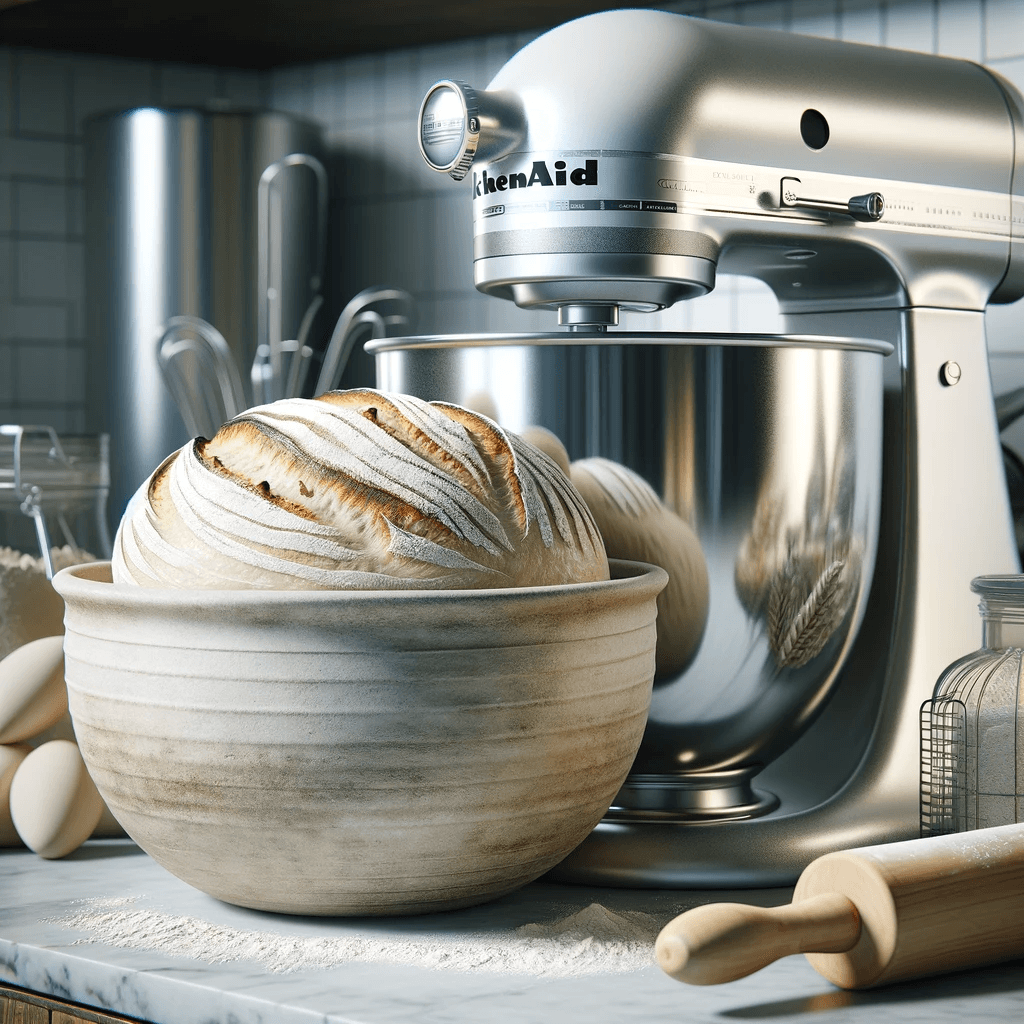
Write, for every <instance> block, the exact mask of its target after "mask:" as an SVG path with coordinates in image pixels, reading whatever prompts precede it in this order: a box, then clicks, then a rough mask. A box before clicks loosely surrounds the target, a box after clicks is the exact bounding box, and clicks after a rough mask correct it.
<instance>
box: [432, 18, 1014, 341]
mask: <svg viewBox="0 0 1024 1024" xmlns="http://www.w3.org/2000/svg"><path fill="white" fill-rule="evenodd" d="M1022 111H1024V101H1022V100H1021V97H1020V94H1019V93H1017V91H1016V90H1015V89H1014V87H1013V86H1012V85H1010V84H1009V83H1008V82H1006V81H1004V80H1003V79H1001V78H1000V77H999V76H998V75H996V74H994V73H993V72H991V71H989V70H987V69H985V68H983V67H981V66H979V65H975V64H971V63H969V62H967V61H960V60H951V59H948V58H942V57H933V56H930V55H926V54H918V53H911V52H907V51H896V50H885V49H881V48H878V47H869V46H862V45H858V44H851V43H841V42H834V41H831V40H824V39H815V38H810V37H804V36H799V35H793V34H789V33H780V32H771V31H768V30H763V29H753V28H745V27H740V26H735V25H726V24H716V23H713V22H707V21H701V20H697V19H693V18H688V17H684V16H681V15H675V14H667V13H664V12H659V11H636V10H628V11H610V12H604V13H600V14H595V15H591V16H589V17H585V18H581V19H579V20H577V21H573V22H569V23H567V24H565V25H562V26H561V27H559V28H556V29H554V30H553V31H551V32H548V33H547V34H545V35H543V36H541V37H540V38H538V39H537V40H535V41H534V42H533V43H531V44H530V45H529V46H527V47H525V48H524V49H523V50H521V51H520V52H519V53H517V54H516V55H515V56H514V57H512V59H511V60H510V61H509V62H508V63H507V64H506V65H505V66H504V67H503V68H502V69H501V71H499V72H498V74H497V76H496V77H495V78H494V80H493V81H492V82H491V83H490V85H489V86H488V88H487V90H486V91H480V92H478V91H475V90H474V89H472V88H471V87H469V86H467V85H465V84H463V83H459V82H455V81H442V82H438V83H437V84H435V85H434V86H433V87H432V88H431V89H430V90H429V92H428V93H427V95H426V97H425V98H424V100H423V104H422V107H421V110H420V150H421V153H422V155H423V157H424V159H425V160H426V162H427V163H428V164H429V165H430V166H431V167H432V168H434V169H435V170H437V171H440V172H443V173H448V174H450V175H452V177H454V178H456V179H461V178H463V177H468V179H469V182H470V185H471V188H472V204H473V221H474V273H475V279H476V285H477V287H478V288H479V289H481V290H482V291H484V292H487V293H489V294H492V295H497V296H500V297H503V298H508V299H512V300H513V301H515V302H516V304H517V305H519V306H523V307H526V308H544V309H556V310H557V311H558V314H559V322H560V323H562V324H563V325H567V326H570V327H580V328H584V329H594V328H597V329H601V328H602V327H605V326H609V325H612V324H615V323H617V321H618V311H619V310H620V309H626V310H637V311H653V310H657V309H662V308H664V307H666V306H670V305H672V304H673V303H674V302H677V301H679V300H680V299H686V298H693V297H696V296H699V295H702V294H704V293H706V292H707V291H710V290H711V289H712V288H713V287H714V284H715V274H716V270H717V269H721V270H723V271H727V272H730V273H738V274H747V275H750V276H755V277H759V278H760V279H762V280H763V281H765V282H767V283H768V284H769V286H771V287H772V289H773V290H774V291H775V292H776V294H777V295H778V297H779V300H780V303H781V305H782V308H783V309H784V310H793V311H807V312H811V311H832V310H836V309H841V308H851V307H855V308H893V307H896V306H905V305H908V304H909V305H924V306H937V307H945V308H960V309H984V308H985V305H986V304H987V303H988V302H990V301H994V302H1011V301H1014V300H1015V299H1017V298H1019V297H1020V296H1021V295H1022V294H1024V240H1022V237H1021V232H1022V231H1024V141H1022V140H1024V114H1022Z"/></svg>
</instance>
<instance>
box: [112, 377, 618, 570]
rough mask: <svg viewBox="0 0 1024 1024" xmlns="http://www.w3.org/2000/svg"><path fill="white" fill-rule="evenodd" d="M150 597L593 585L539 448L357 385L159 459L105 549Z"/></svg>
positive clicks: (481, 421) (579, 533)
mask: <svg viewBox="0 0 1024 1024" xmlns="http://www.w3.org/2000/svg"><path fill="white" fill-rule="evenodd" d="M112 561H113V565H112V571H113V579H114V582H115V583H118V584H137V585H140V586H149V587H199V588H267V589H349V590H380V589H410V588H416V589H475V588H490V587H523V586H542V585H549V584H559V583H575V582H588V581H593V580H602V579H608V564H607V558H606V556H605V550H604V545H603V542H602V540H601V534H600V532H599V531H598V529H597V526H596V525H595V523H594V520H593V517H592V516H591V514H590V511H589V510H588V508H587V505H586V503H585V502H584V501H583V499H582V498H581V497H580V495H579V493H578V492H577V491H576V489H575V488H574V487H573V486H572V484H571V483H570V482H569V480H568V478H567V477H566V476H565V475H564V474H563V473H562V472H561V470H559V468H558V467H557V466H556V465H555V464H554V463H553V462H552V461H551V460H550V459H549V458H548V457H547V456H545V455H544V454H543V453H541V452H540V451H538V450H537V449H536V448H534V447H533V446H532V445H530V444H528V443H526V442H525V441H523V440H522V439H521V438H519V437H517V436H516V435H514V434H511V433H508V432H506V431H504V430H502V429H501V428H500V427H499V426H498V425H497V424H495V423H494V422H493V421H491V420H489V419H487V418H486V417H484V416H481V415H479V414H477V413H474V412H471V411H469V410H467V409H463V408H460V407H459V406H455V405H449V404H445V403H441V402H424V401H422V400H420V399H417V398H413V397H410V396H407V395H396V394H385V393H383V392H379V391H374V390H369V389H363V390H356V391H335V392H329V393H327V394H325V395H321V396H320V397H319V398H317V399H299V398H295V399H285V400H282V401H279V402H274V403H272V404H270V405H264V406H259V407H257V408H254V409H250V410H248V411H247V412H245V413H243V414H242V415H240V416H238V417H236V418H235V419H234V420H232V421H231V422H229V423H227V424H225V426H223V427H222V428H221V429H220V430H219V431H218V432H217V434H216V435H215V436H214V437H213V438H212V439H210V440H206V439H204V438H196V439H195V440H193V441H190V442H189V443H188V444H186V445H185V446H184V447H183V448H181V449H180V450H179V451H177V452H175V453H174V454H173V455H171V456H170V457H169V458H168V459H167V460H166V461H165V462H164V463H163V464H162V465H161V466H159V467H158V468H157V470H156V471H155V472H154V473H153V475H152V476H151V477H150V479H149V480H148V481H147V482H146V484H144V485H143V487H141V488H140V489H139V492H138V493H137V494H136V495H135V497H134V498H133V499H132V501H131V503H130V504H129V507H128V510H127V511H126V512H125V515H124V518H123V519H122V522H121V525H120V527H119V529H118V532H117V537H116V538H115V542H114V556H113V560H112Z"/></svg>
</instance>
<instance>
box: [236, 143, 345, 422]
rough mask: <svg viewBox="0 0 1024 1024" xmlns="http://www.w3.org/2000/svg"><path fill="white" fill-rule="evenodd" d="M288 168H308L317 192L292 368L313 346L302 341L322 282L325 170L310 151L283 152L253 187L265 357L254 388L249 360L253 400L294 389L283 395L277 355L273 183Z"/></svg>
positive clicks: (278, 262)
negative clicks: (311, 255)
mask: <svg viewBox="0 0 1024 1024" xmlns="http://www.w3.org/2000/svg"><path fill="white" fill-rule="evenodd" d="M290 167H305V168H308V169H309V170H310V171H312V173H313V176H314V177H315V179H316V195H317V218H316V228H317V240H316V264H315V265H314V270H313V273H312V275H311V276H310V279H309V289H310V291H311V292H312V298H311V299H310V302H309V305H308V306H307V307H306V309H305V311H304V312H303V314H302V319H301V320H300V326H299V333H298V335H297V340H296V341H295V343H294V348H293V349H292V351H294V352H295V353H296V355H294V356H293V358H292V363H293V369H295V370H296V372H297V370H298V366H299V365H301V363H302V362H303V361H306V360H308V359H309V357H310V356H311V355H312V353H313V350H312V349H309V348H308V347H307V346H306V344H305V342H306V335H307V334H308V333H309V329H310V326H311V325H312V322H313V318H314V317H315V316H316V313H317V310H318V309H319V308H320V306H321V305H322V304H323V296H322V295H321V294H320V289H321V288H322V287H323V280H324V261H325V259H326V257H327V171H326V169H325V168H324V165H323V164H322V163H321V162H320V161H319V160H317V158H316V157H315V156H310V155H309V154H308V153H289V154H288V155H287V156H285V157H282V158H281V159H280V160H275V161H274V162H273V163H272V164H270V165H269V166H268V167H265V168H264V169H263V173H262V174H261V175H260V181H259V186H258V187H257V190H256V192H257V201H256V202H257V225H258V226H257V231H258V233H259V250H258V255H257V263H258V266H259V277H260V285H259V297H260V301H259V315H258V319H257V337H258V339H259V341H258V344H257V347H256V351H257V355H259V353H260V351H261V350H262V349H265V351H266V360H267V361H266V363H265V365H264V367H262V368H261V372H260V375H259V391H257V387H256V385H257V377H256V375H255V364H254V374H253V393H254V400H255V404H257V405H262V404H263V403H265V402H275V401H277V399H279V398H286V397H292V395H294V394H295V392H292V393H291V394H289V393H288V390H287V388H286V386H285V385H286V382H288V383H292V381H291V380H290V378H291V376H292V374H290V373H288V372H287V371H286V369H285V365H284V358H283V357H284V345H285V335H284V312H283V305H282V295H283V292H284V286H285V282H284V274H285V269H284V262H285V259H286V250H285V241H284V226H283V223H282V220H283V216H284V213H283V202H282V197H281V191H280V188H279V187H278V185H279V180H278V179H279V176H280V175H281V174H282V172H284V171H286V170H287V169H288V168H290ZM275 239H280V242H279V243H278V244H277V245H275V244H274V240H275Z"/></svg>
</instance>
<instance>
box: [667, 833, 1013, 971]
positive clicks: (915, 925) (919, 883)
mask: <svg viewBox="0 0 1024 1024" xmlns="http://www.w3.org/2000/svg"><path fill="white" fill-rule="evenodd" d="M655 952H656V955H657V958H658V963H659V964H660V965H661V967H662V969H663V970H664V971H665V972H666V973H668V974H670V975H671V976H672V977H673V978H676V979H678V980H679V981H685V982H689V983H690V984H691V985H717V984H719V983H721V982H724V981H734V980H735V979H736V978H743V977H745V976H746V975H748V974H752V973H753V972H754V971H758V970H760V969H761V968H762V967H767V966H768V964H770V963H773V962H774V961H776V960H778V959H780V958H781V957H784V956H789V955H790V954H792V953H806V954H807V959H808V960H809V961H810V962H811V965H812V966H813V967H814V969H815V970H816V971H817V972H818V973H819V974H821V975H822V976H823V977H825V978H827V979H828V980H829V981H831V982H833V984H836V985H839V986H840V987H841V988H870V987H873V986H875V985H886V984H889V983H890V982H894V981H906V980H908V979H910V978H920V977H923V976H924V975H928V974H941V973H942V972H944V971H959V970H964V969H966V968H970V967H981V966H984V965H985V964H994V963H999V962H1000V961H1002V960H1013V959H1016V958H1017V957H1024V824H1022V825H1002V826H1000V827H998V828H986V829H979V830H978V831H975V832H961V833H958V834H956V835H950V836H935V837H930V838H927V839H911V840H909V841H907V842H902V843H891V844H889V845H887V846H866V847H863V848H862V849H859V850H846V851H843V852H842V853H829V854H826V855H825V856H824V857H819V858H818V859H817V860H816V861H813V862H812V863H811V864H809V865H808V866H807V867H806V868H805V869H804V872H803V874H802V875H801V876H800V879H799V881H798V882H797V884H796V889H795V890H794V892H793V902H792V903H790V904H789V906H784V907H775V908H772V909H767V910H766V909H763V908H761V907H750V906H745V905H744V904H740V903H713V904H708V905H707V906H703V907H697V908H695V909H694V910H689V911H687V912H686V913H685V914H681V915H680V916H679V917H677V918H675V920H673V921H670V922H669V923H668V924H667V925H665V927H664V928H663V929H662V931H661V934H660V935H659V936H658V941H657V943H656V945H655Z"/></svg>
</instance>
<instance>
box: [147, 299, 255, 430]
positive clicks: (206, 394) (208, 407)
mask: <svg viewBox="0 0 1024 1024" xmlns="http://www.w3.org/2000/svg"><path fill="white" fill-rule="evenodd" d="M156 349H157V363H158V365H159V367H160V373H161V375H162V376H163V379H164V384H165V385H166V386H167V390H168V391H170V393H171V395H172V396H173V398H174V401H175V403H176V404H177V406H178V412H179V413H180V414H181V418H182V419H183V420H184V422H185V429H186V431H187V432H188V434H189V436H190V437H213V435H214V433H215V432H216V430H217V428H218V427H219V426H220V425H221V424H222V423H224V422H225V421H226V420H229V419H232V418H233V417H235V416H237V415H238V414H239V413H240V412H241V411H242V410H243V409H245V408H246V407H247V403H246V400H245V392H244V391H243V389H242V378H241V376H240V375H239V373H238V367H237V366H235V363H234V357H233V356H232V354H231V349H230V348H229V347H228V343H227V342H226V341H225V340H224V335H222V334H221V333H220V331H218V330H217V328H216V327H214V326H213V324H208V323H207V322H206V321H205V320H203V319H201V318H200V317H197V316H172V317H171V319H170V320H168V322H167V329H166V330H165V331H164V332H163V334H161V335H160V337H159V339H158V340H157V343H156ZM186 354H188V355H191V356H192V357H193V359H194V360H195V362H192V363H189V364H186V365H185V366H183V365H182V364H183V363H185V356H186ZM197 369H198V372H196V370H197Z"/></svg>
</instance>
